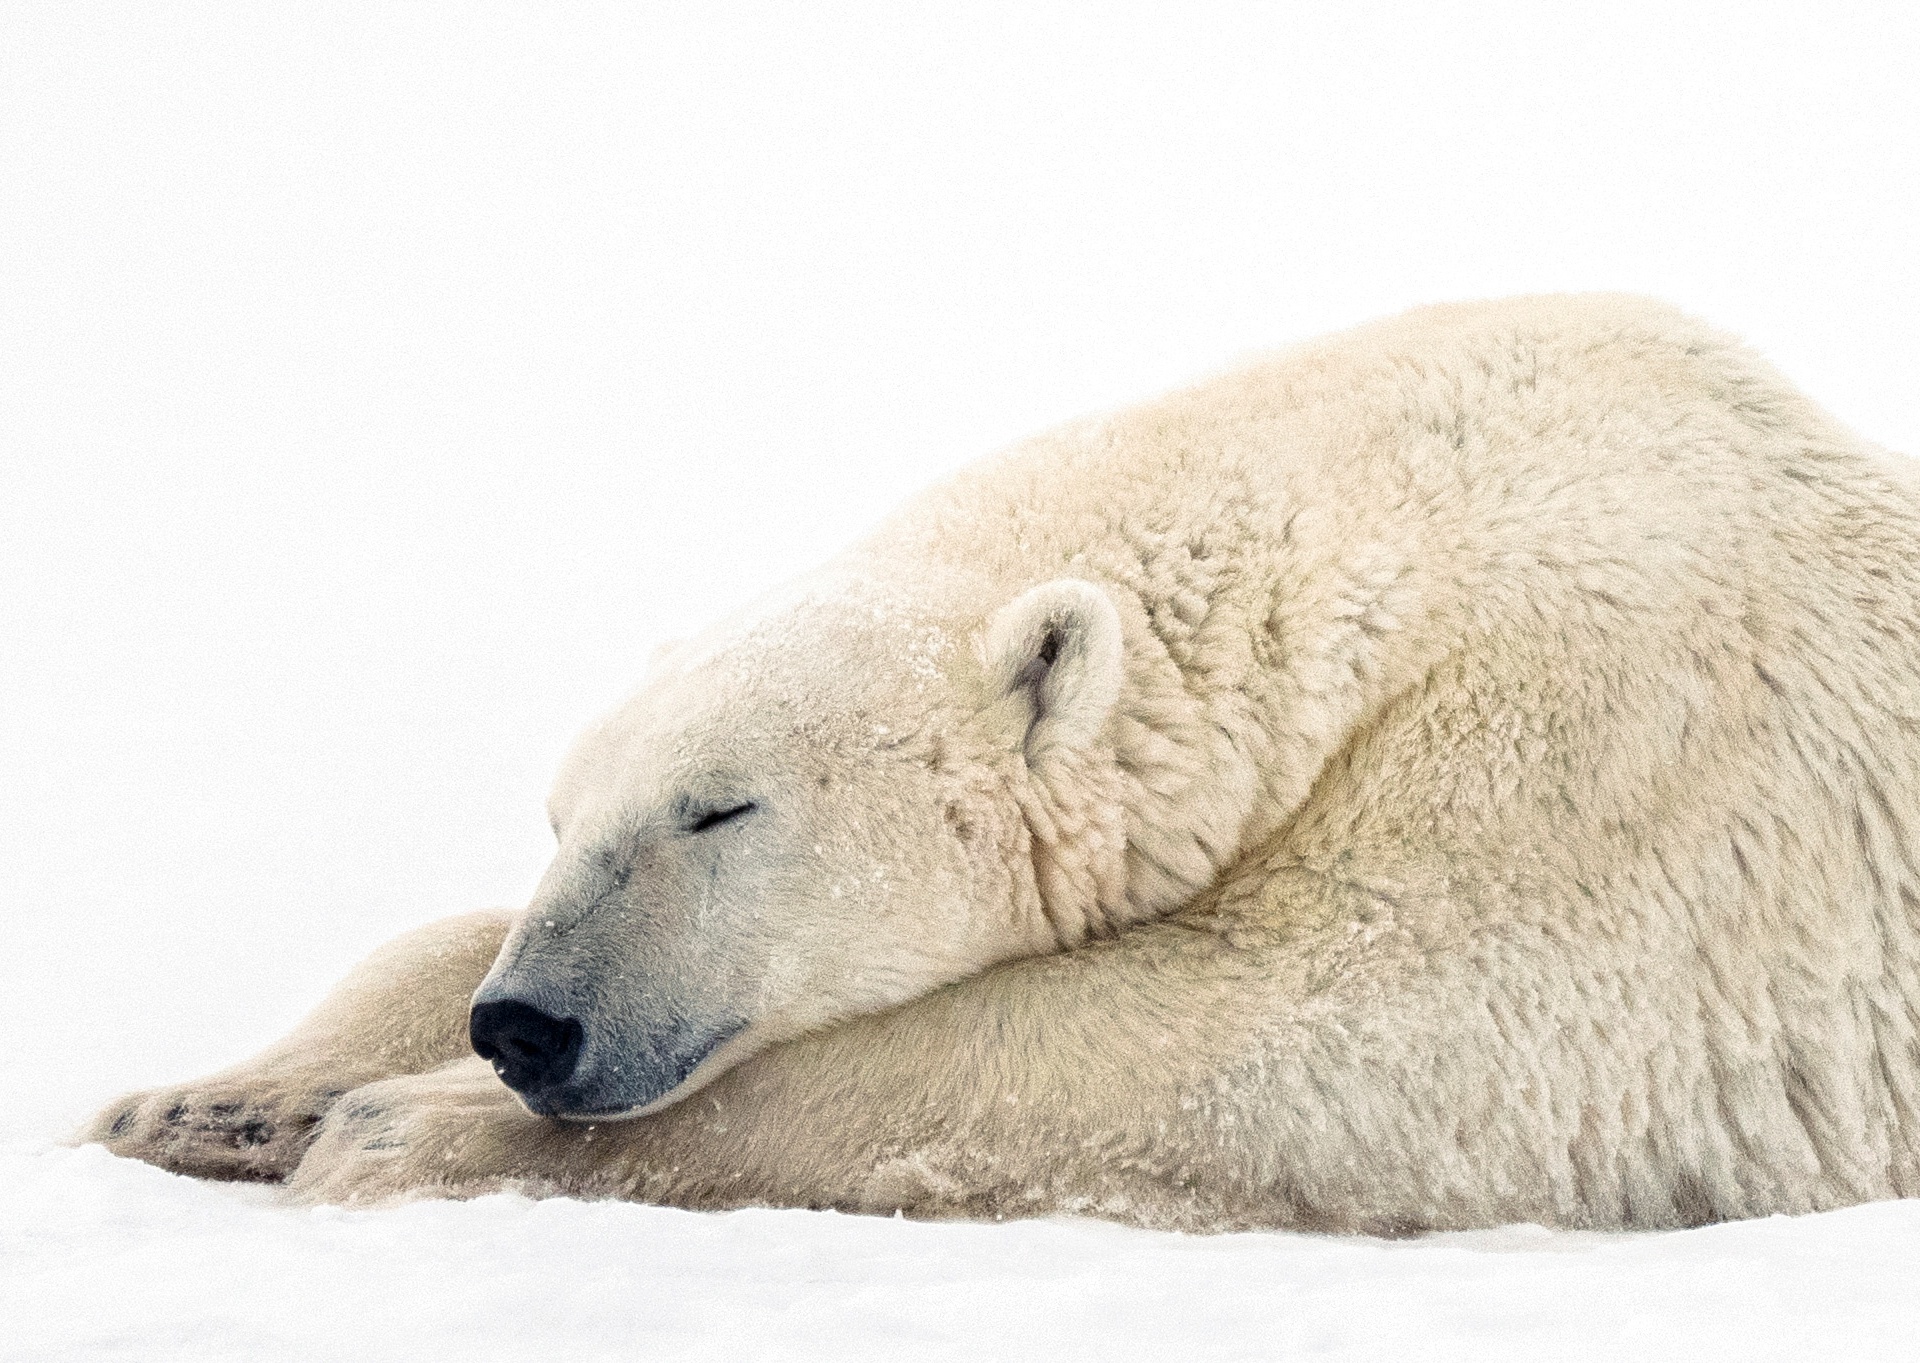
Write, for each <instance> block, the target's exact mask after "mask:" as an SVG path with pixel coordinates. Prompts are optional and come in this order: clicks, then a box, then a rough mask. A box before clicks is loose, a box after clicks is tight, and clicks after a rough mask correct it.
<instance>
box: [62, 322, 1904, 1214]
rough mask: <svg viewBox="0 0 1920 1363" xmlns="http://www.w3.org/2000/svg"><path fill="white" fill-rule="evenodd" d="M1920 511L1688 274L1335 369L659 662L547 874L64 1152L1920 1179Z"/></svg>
mask: <svg viewBox="0 0 1920 1363" xmlns="http://www.w3.org/2000/svg"><path fill="white" fill-rule="evenodd" d="M1916 545H1920V502H1916V497H1915V494H1914V492H1913V491H1911V490H1909V488H1908V487H1907V485H1906V483H1905V481H1904V480H1903V478H1902V477H1901V476H1900V475H1898V474H1897V473H1896V472H1894V470H1893V467H1892V466H1891V464H1889V463H1888V462H1886V461H1885V460H1883V459H1882V458H1881V456H1879V455H1878V454H1877V453H1876V452H1875V451H1872V450H1870V449H1868V448H1867V447H1865V446H1863V444H1862V443H1861V442H1860V441H1859V440H1857V439H1855V438H1854V437H1852V436H1851V435H1849V434H1848V433H1847V432H1845V431H1844V430H1842V429H1841V428H1839V427H1838V426H1837V425H1836V424H1835V423H1834V422H1833V421H1832V420H1831V419H1830V418H1828V417H1827V416H1826V415H1824V414H1823V413H1822V412H1821V411H1819V410H1818V409H1817V408H1816V407H1814V406H1813V405H1812V404H1811V403H1810V402H1809V401H1807V400H1806V399H1805V398H1803V397H1801V396H1800V395H1798V394H1797V393H1796V392H1795V391H1794V390H1793V389H1792V388H1791V387H1790V386H1789V385H1788V384H1787V383H1786V382H1784V381H1783V380H1782V379H1781V378H1779V377H1778V376H1777V375H1776V374H1775V373H1774V372H1773V371H1772V370H1771V369H1770V368H1768V367H1767V366H1766V365H1765V364H1764V363H1763V362H1762V361H1760V360H1759V359H1758V358H1756V357H1755V356H1754V355H1753V354H1751V353H1750V352H1748V351H1746V350H1744V349H1743V348H1741V347H1740V346H1739V345H1738V344H1736V343H1735V342H1733V341H1731V340H1729V339H1728V338H1726V337H1724V336H1722V335H1719V334H1717V333H1715V332H1714V331H1711V330H1709V329H1707V328H1705V327H1703V326H1701V325H1699V324H1698V323H1696V322H1694V321H1692V320H1689V319H1688V318H1686V317H1684V316H1682V315H1679V314H1677V313H1675V312H1673V311H1672V310H1670V309H1668V308H1666V307H1663V306H1660V305H1657V304H1653V303H1649V302H1646V301H1643V300H1637V299H1632V298H1624V297H1615V296H1577V297H1548V298H1532V299H1521V300H1515V301H1507V302H1499V303H1488V304H1472V305H1459V306H1448V307H1440V308H1432V309H1426V310H1422V311H1418V312H1414V313H1411V314H1408V315H1406V316H1404V317H1400V318H1397V319H1394V320H1390V321H1386V322H1381V323H1377V324H1374V325H1370V326H1366V327H1363V328H1361V329H1359V330H1356V331H1353V332H1350V333H1347V334H1344V335H1340V336H1336V337H1334V338H1332V339H1329V340H1324V341H1320V342H1317V343H1313V344H1308V345H1305V346H1301V347H1299V348H1297V349H1294V350H1291V351H1288V352H1286V353H1283V354H1281V355H1279V356H1277V357H1275V358H1272V359H1270V360H1267V361H1265V362H1262V363H1258V364H1255V365H1253V366H1251V367H1248V368H1245V369H1243V370H1241V371H1240V372H1236V373H1232V374H1229V375H1227V376H1225V377H1222V378H1218V379H1216V380H1213V381H1211V382H1208V383H1205V384H1203V385H1201V386H1199V387H1196V388H1193V389H1191V390H1190V391H1186V392H1182V393H1178V394H1176V395H1174V396H1171V397H1168V398H1165V399H1162V400H1160V401H1156V402H1153V403H1149V404H1147V405H1145V406H1142V407H1139V408H1136V409H1133V410H1130V411H1127V412H1123V413H1121V414H1119V415H1117V416H1114V417H1111V418H1109V419H1104V420H1098V421H1091V422H1086V423H1083V424H1079V425H1074V426H1070V427H1068V428H1066V429H1064V430H1061V431H1059V432H1056V433H1054V434H1052V435H1048V436H1045V437H1043V438H1040V439H1038V440H1035V441H1033V442H1031V443H1028V444H1025V445H1022V446H1020V447H1018V448H1016V449H1014V450H1012V451H1010V452H1008V453H1006V454H1003V455H1001V456H999V457H997V458H995V459H992V460H990V461H988V462H986V463H984V464H982V465H980V466H978V467H976V468H974V469H973V470H971V471H970V472H967V473H965V474H964V475H962V476H961V477H959V478H958V479H956V480H955V481H953V482H952V483H950V484H948V485H947V486H944V487H941V488H939V489H936V490H935V491H933V492H931V493H929V494H928V495H926V496H924V497H923V498H921V499H920V500H918V501H917V502H915V503H913V504H911V505H910V506H908V507H907V508H906V509H905V510H904V511H903V512H902V513H900V514H899V515H898V516H897V517H896V518H895V519H893V520H892V521H891V522H889V523H888V524H886V525H885V526H884V527H883V528H881V529H880V530H879V531H878V532H877V533H876V534H875V535H874V536H873V537H872V538H871V539H869V540H868V541H867V542H866V543H864V544H862V545H860V546H858V547H857V548H855V549H854V550H852V551H851V552H850V553H849V554H848V555H846V556H845V557H844V558H842V559H840V560H838V561H836V562H834V563H832V564H830V565H829V566H827V567H826V568H824V569H822V570H821V571H820V572H818V573H816V574H815V575H813V576H811V577H809V578H807V579H805V580H803V581H802V582H800V583H798V584H796V585H795V586H794V587H792V588H791V589H789V590H788V591H787V592H785V593H784V594H782V595H781V596H779V597H778V598H777V599H774V600H772V601H769V602H767V603H765V604H764V605H762V606H761V607H759V608H757V609H755V610H754V611H752V612H750V613H749V614H748V615H747V616H745V617H743V618H740V619H737V620H734V621H730V622H728V623H726V624H724V625H721V626H719V627H717V628H716V629H715V630H714V631H713V632H711V633H710V634H708V635H706V636H704V637H702V638H699V639H696V640H694V641H693V642H691V643H688V644H685V645H682V646H680V647H678V648H677V649H675V650H674V651H672V652H671V653H670V654H669V656H667V657H666V658H665V659H664V660H662V661H661V662H660V663H659V664H658V666H657V670H656V673H655V675H654V676H653V677H652V679H651V680H650V681H649V682H648V684H647V685H646V687H645V689H644V690H642V691H641V692H640V693H639V695H638V696H637V697H636V698H635V699H633V700H632V701H630V702H629V703H627V704H626V705H625V706H623V707H622V708H620V709H619V710H618V711H616V712H615V713H614V714H613V715H612V716H611V717H610V718H608V719H606V720H605V721H603V722H602V723H600V724H599V725H597V726H596V727H595V728H593V729H592V730H591V731H590V732H588V734H587V735H586V736H585V737H584V738H583V739H582V740H581V741H580V743H579V745H578V746H577V748H576V749H575V750H574V751H573V753H572V755H571V756H570V757H569V758H568V759H567V761H566V764H565V767H564V769H563V771H562V774H561V776H560V779H559V782H558V785H557V787H556V789H555V792H554V795H553V798H552V802H551V812H552V818H553V826H554V832H555V835H556V838H557V840H558V851H557V853H556V855H555V857H554V861H553V864H552V867H551V869H550V870H549V871H548V873H547V875H546V877H545V879H544V880H543V881H542V882H541V884H540V886H539V888H538V890H537V892H536V893H535V895H534V897H533V900H532V902H531V904H530V905H529V906H528V907H527V908H526V909H525V910H524V911H523V912H521V913H518V914H505V913H502V914H481V915H475V916H471V917H466V918H460V919H455V920H452V921H449V922H444V923H439V924H435V925H433V926H430V927H427V928H423V929H421V930H419V931H417V932H415V933H414V934H412V935H411V936H408V937H405V938H402V939H401V940H400V941H398V942H396V943H394V944H392V945H390V946H389V947H387V948H385V949H384V950H382V951H381V952H380V953H378V954H377V955H376V956H374V957H373V958H372V959H371V960H370V961H369V962H367V963H366V964H365V965H363V966H362V967H360V968H359V969H358V970H357V971H356V972H355V973H354V974H353V975H352V976H350V977H349V978H348V979H347V980H346V982H345V983H344V984H343V985H341V986H340V988H339V990H338V991H337V992H336V993H335V995H334V996H332V997H331V998H330V999H328V1000H327V1001H326V1002H325V1003H323V1004H322V1005H321V1007H320V1009H319V1011H317V1012H316V1013H315V1014H314V1015H313V1016H312V1017H310V1018H309V1019H308V1020H307V1021H306V1022H305V1023H304V1024H302V1026H301V1027H300V1028H299V1029H298V1030H297V1031H296V1032H295V1033H294V1034H293V1035H292V1036H290V1037H289V1038H287V1039H286V1040H285V1041H284V1042H282V1043H280V1044H279V1045H277V1046H275V1047H273V1048H272V1049H271V1050H269V1051H268V1052H266V1053H265V1054H264V1055H262V1056H260V1057H258V1058H257V1059H255V1060H252V1061H249V1062H247V1063H245V1064H242V1065H240V1066H239V1067H237V1068H235V1069H233V1070H229V1071H226V1072H225V1073H223V1074H219V1075H215V1076H213V1077H211V1078H209V1079H205V1080H202V1081H199V1082H196V1083H190V1084H186V1085H182V1086H178V1087H174V1088H169V1089H163V1090H159V1091H156V1092H154V1093H150V1094H146V1095H136V1096H135V1097H133V1098H130V1099H125V1100H122V1101H121V1102H119V1103H116V1104H114V1105H112V1106H110V1107H108V1108H107V1109H106V1110H105V1111H104V1112H103V1113H102V1114H101V1115H100V1117H99V1118H98V1119H96V1122H95V1124H94V1125H93V1127H92V1128H91V1129H90V1131H89V1132H88V1133H86V1134H88V1135H90V1136H91V1137H92V1138H93V1139H97V1140H100V1141H102V1142H104V1143H105V1144H106V1145H107V1146H108V1147H109V1148H111V1149H114V1150H116V1151H120V1152H123V1153H126V1154H130V1155H134V1156H137V1157H140V1158H143V1159H148V1160H151V1161H154V1162H156V1163H159V1164H162V1165H165V1166H168V1167H170V1168H174V1169H179V1170H184V1171H187V1172H191V1173H197V1174H206V1175H213V1176H223V1177H255V1178H272V1179H286V1180H288V1181H289V1182H290V1184H291V1187H292V1189H293V1191H294V1193H295V1194H296V1195H298V1196H301V1197H305V1198H309V1199H322V1200H328V1201H341V1202H349V1203H361V1202H377V1201H381V1200H386V1199H393V1198H400V1197H410V1196H419V1195H468V1194H476V1193H482V1192H487V1191H492V1190H498V1189H503V1188H504V1189H520V1190H523V1191H529V1192H534V1193H555V1194H570V1195H576V1196H584V1197H624V1198H636V1199H644V1200H648V1201H655V1202H664V1203H670V1204H677V1205H681V1206H687V1207H732V1206H740V1205H745V1204H771V1205H777V1206H795V1207H833V1208H842V1209H848V1210H857V1211H867V1212H894V1211H904V1212H906V1213H909V1214H912V1215H917V1216H973V1217H993V1218H1000V1217H1010V1216H1029V1215H1042V1214H1053V1213H1085V1214H1091V1215H1097V1216H1103V1217H1111V1218H1116V1219H1120V1220H1124V1221H1130V1222H1135V1223H1139V1224H1144V1225H1149V1226H1161V1227H1177V1228H1190V1229H1221V1228H1247V1227H1303V1228H1314V1229H1321V1230H1336V1231H1367V1232H1383V1233H1402V1232H1410V1231H1417V1230H1422V1229H1428V1228H1455V1227H1472V1226H1486V1225H1492V1224H1496V1223H1503V1222H1515V1221H1533V1222H1540V1223H1544V1224H1548V1225H1556V1226H1581V1227H1658V1226H1677V1225H1691V1224H1696V1223H1700V1222H1705V1221H1710V1220H1714V1219H1718V1218H1729V1217H1742V1216H1754V1215H1760V1214H1765V1213H1772V1212H1800V1211H1809V1210H1813V1209H1817V1208H1825V1207H1833V1206H1837V1205H1840V1204H1844V1203H1850V1202H1856V1201H1860V1200H1863V1199H1869V1198H1877V1197H1893V1196H1911V1195H1915V1194H1920V1115H1916V1114H1920V1050H1917V1049H1916V1046H1917V1045H1920V1032H1917V1025H1920V1022H1917V1018H1920V1015H1917V1013H1916V1009H1917V1008H1920V977H1917V975H1916V970H1917V969H1920V937H1917V936H1916V933H1917V932H1920V842H1917V841H1916V839H1917V838H1920V614H1917V612H1920V564H1917V561H1916V553H1915V549H1916ZM469 1044H471V1046H472V1047H473V1048H474V1049H475V1050H477V1051H478V1056H474V1055H471V1054H469V1053H468V1046H469Z"/></svg>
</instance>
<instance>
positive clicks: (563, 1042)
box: [467, 999, 585, 1093]
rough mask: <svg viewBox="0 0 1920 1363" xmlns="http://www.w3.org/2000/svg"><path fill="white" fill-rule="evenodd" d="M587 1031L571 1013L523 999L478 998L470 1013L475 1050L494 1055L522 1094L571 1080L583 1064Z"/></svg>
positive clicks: (496, 1069)
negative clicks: (562, 1014) (582, 1047)
mask: <svg viewBox="0 0 1920 1363" xmlns="http://www.w3.org/2000/svg"><path fill="white" fill-rule="evenodd" d="M584 1035H585V1033H584V1032H582V1031H581V1028H580V1024H579V1023H578V1022H575V1021H574V1020H573V1019H572V1018H557V1017H554V1016H553V1015H552V1014H551V1013H543V1012H541V1011H540V1010H539V1009H538V1008H535V1007H534V1006H533V1005H532V1004H530V1003H522V1002H520V1000H518V999H502V1000H500V1001H499V1002H496V1003H476V1004H475V1005H474V1006H473V1012H472V1014H471V1015H469V1016H468V1018H467V1037H468V1039H469V1040H471V1041H472V1042H473V1049H474V1051H475V1052H476V1053H477V1054H478V1055H479V1056H480V1058H481V1059H482V1060H491V1061H492V1062H493V1072H494V1073H495V1074H497V1075H499V1076H500V1078H501V1079H502V1080H503V1081H504V1082H505V1083H506V1085H507V1087H508V1088H510V1089H513V1090H514V1091H516V1092H518V1093H533V1092H536V1091H538V1090H540V1089H548V1088H553V1087H555V1086H556V1085H559V1084H564V1083H566V1082H567V1078H568V1076H570V1075H571V1074H572V1073H573V1067H574V1066H575V1065H577V1064H579V1063H580V1042H581V1039H582V1037H583V1036H584Z"/></svg>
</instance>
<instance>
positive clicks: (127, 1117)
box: [107, 1108, 134, 1136]
mask: <svg viewBox="0 0 1920 1363" xmlns="http://www.w3.org/2000/svg"><path fill="white" fill-rule="evenodd" d="M133 1118H134V1109H132V1108H128V1109H127V1110H126V1111H125V1112H122V1113H121V1114H120V1115H119V1116H118V1117H115V1118H114V1119H113V1125H112V1126H110V1127H108V1128H107V1134H108V1135H109V1136H124V1135H126V1134H127V1133H128V1132H129V1131H131V1130H133Z"/></svg>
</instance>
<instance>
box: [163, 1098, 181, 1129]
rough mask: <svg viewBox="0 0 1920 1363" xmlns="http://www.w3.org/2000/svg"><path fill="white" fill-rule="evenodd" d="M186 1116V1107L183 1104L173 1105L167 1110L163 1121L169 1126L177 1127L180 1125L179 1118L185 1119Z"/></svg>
mask: <svg viewBox="0 0 1920 1363" xmlns="http://www.w3.org/2000/svg"><path fill="white" fill-rule="evenodd" d="M186 1115H187V1105H186V1104H185V1103H175V1104H174V1105H173V1106H172V1107H170V1108H168V1109H167V1114H166V1117H165V1118H164V1120H165V1121H166V1122H167V1124H168V1125H169V1126H178V1125H179V1124H180V1120H181V1118H183V1117H185V1116H186Z"/></svg>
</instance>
